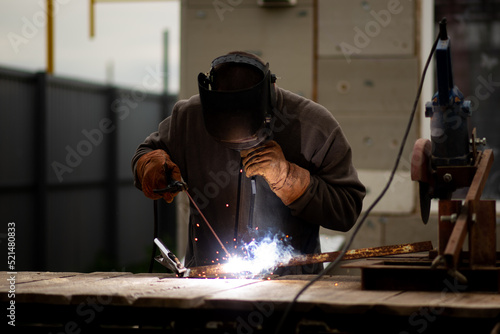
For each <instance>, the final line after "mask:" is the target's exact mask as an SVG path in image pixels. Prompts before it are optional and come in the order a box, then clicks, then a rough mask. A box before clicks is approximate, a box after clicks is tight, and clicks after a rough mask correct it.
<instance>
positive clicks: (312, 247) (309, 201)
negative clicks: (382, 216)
mask: <svg viewBox="0 0 500 334" xmlns="http://www.w3.org/2000/svg"><path fill="white" fill-rule="evenodd" d="M270 128H271V130H272V135H271V139H273V140H275V141H276V142H277V143H278V144H279V145H280V146H281V148H282V150H283V153H284V156H285V158H286V159H287V160H288V161H290V162H292V163H295V164H297V165H298V166H300V167H302V168H305V169H307V170H308V171H309V172H310V174H311V182H310V184H309V186H308V188H307V190H306V191H305V193H304V194H303V195H302V196H301V197H300V198H298V199H297V200H295V201H294V202H293V203H291V204H290V205H289V206H285V205H284V204H283V203H282V202H281V200H280V199H279V198H278V197H277V196H276V195H275V194H274V193H273V192H272V191H271V190H270V188H269V186H268V184H267V182H266V181H265V180H264V179H263V178H262V177H260V176H257V177H255V179H254V181H252V180H251V179H250V178H247V177H246V176H245V175H244V171H243V170H242V167H241V158H240V154H239V152H238V151H235V150H232V149H228V148H226V147H224V146H223V145H222V144H220V143H219V142H217V141H215V140H214V139H213V138H212V137H211V136H210V135H209V134H208V133H207V131H206V130H205V127H204V123H203V116H202V110H201V104H200V98H199V95H195V96H193V97H191V98H190V99H188V100H181V101H179V102H177V103H176V105H175V106H174V109H173V111H172V115H171V116H170V117H168V118H166V119H165V120H164V121H162V122H161V123H160V125H159V128H158V131H157V132H154V133H152V134H151V135H150V136H149V137H147V138H146V140H145V141H144V142H143V143H142V144H140V145H139V147H138V148H137V151H136V154H135V155H134V157H133V159H132V168H133V171H134V176H135V185H136V187H137V188H139V189H141V184H140V182H139V180H138V179H137V175H136V173H135V165H136V162H137V160H138V159H139V158H140V157H141V156H142V155H143V154H145V153H147V152H149V151H152V150H155V149H163V150H165V151H166V152H167V153H168V154H169V155H170V157H171V159H172V161H173V162H175V163H176V164H177V165H178V166H179V169H180V171H181V174H182V177H183V180H184V181H185V182H186V183H187V184H188V187H189V190H188V191H189V193H190V195H191V196H192V197H193V199H194V200H195V201H196V203H197V205H198V206H199V208H200V209H201V210H202V212H203V214H204V215H205V217H206V218H207V220H208V221H209V222H210V224H211V225H212V227H213V229H214V230H215V232H216V233H217V235H218V236H219V238H220V239H221V241H222V242H223V243H224V244H225V247H226V249H228V250H229V251H230V252H233V251H235V252H239V250H240V246H241V245H242V243H243V242H249V241H250V240H252V239H253V238H256V239H257V240H260V238H264V237H275V236H276V237H278V238H280V239H283V240H284V241H285V242H286V243H288V244H290V245H291V246H293V248H294V249H295V250H296V251H297V252H298V253H301V254H313V253H319V252H321V249H320V242H319V227H320V226H323V227H325V228H328V229H332V230H337V231H348V230H349V229H350V228H351V227H352V226H353V225H354V224H355V222H356V219H357V218H358V215H359V214H360V212H361V207H362V200H363V198H364V196H365V188H364V186H363V184H362V183H361V182H360V181H359V179H358V176H357V172H356V170H355V168H354V167H353V165H352V160H351V148H350V146H349V143H348V141H347V139H346V137H345V136H344V134H343V132H342V129H341V127H340V126H339V124H338V122H337V121H336V120H335V118H334V117H333V116H332V114H331V113H330V112H329V111H328V110H327V109H326V108H324V107H323V106H321V105H319V104H317V103H315V102H313V101H311V100H309V99H306V98H304V97H301V96H299V95H297V94H294V93H292V92H290V91H287V90H284V89H281V88H277V105H276V108H275V110H274V116H273V119H272V121H271V126H270ZM189 217H190V218H189V240H188V246H187V251H186V260H185V265H186V266H187V267H193V266H201V265H210V264H214V263H219V262H223V261H224V260H223V255H224V253H223V251H222V249H221V247H220V245H219V243H218V242H217V241H216V239H215V237H214V236H213V234H212V233H211V231H210V230H209V228H208V227H207V226H206V224H205V223H204V221H203V219H202V218H201V217H200V215H199V214H198V213H197V211H196V209H195V208H194V207H193V205H192V204H191V206H190V216H189ZM321 268H322V266H321V265H309V266H302V267H295V268H288V269H287V273H304V274H311V273H317V272H319V270H321Z"/></svg>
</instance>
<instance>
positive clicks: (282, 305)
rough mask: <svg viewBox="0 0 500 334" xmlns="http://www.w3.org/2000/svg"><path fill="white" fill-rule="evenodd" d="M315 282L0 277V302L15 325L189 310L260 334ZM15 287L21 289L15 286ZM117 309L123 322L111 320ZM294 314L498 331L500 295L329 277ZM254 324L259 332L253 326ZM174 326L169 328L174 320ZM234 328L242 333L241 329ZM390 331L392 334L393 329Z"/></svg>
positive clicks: (407, 328) (405, 327)
mask: <svg viewBox="0 0 500 334" xmlns="http://www.w3.org/2000/svg"><path fill="white" fill-rule="evenodd" d="M13 277H14V278H15V279H14V280H12V278H13ZM312 278H314V276H284V277H278V278H271V279H197V278H196V279H193V278H189V279H186V278H176V277H174V276H173V275H172V274H160V273H153V274H132V273H126V272H93V273H73V272H18V273H16V274H12V273H8V272H0V303H1V304H2V309H3V310H5V308H4V307H3V306H9V305H10V304H9V303H12V300H14V301H15V305H16V317H17V323H18V324H21V325H22V324H32V323H35V322H36V323H39V322H40V321H47V322H50V323H52V324H54V323H56V322H58V321H57V319H58V316H57V315H55V314H54V310H58V311H60V310H66V318H64V319H60V321H61V322H62V321H65V322H66V323H67V322H69V321H73V323H75V324H77V325H78V324H79V323H80V325H83V324H87V320H89V319H90V320H92V321H93V322H94V319H96V318H97V316H99V317H100V319H101V320H102V321H104V322H107V323H112V322H117V323H120V322H122V323H127V324H128V323H132V324H133V323H134V321H133V320H132V318H133V317H134V316H136V317H138V318H140V319H141V321H151V322H155V321H152V320H154V319H156V320H157V318H156V317H158V314H161V317H162V318H163V320H164V321H167V319H168V318H169V317H168V316H166V314H170V315H172V317H173V318H174V320H175V319H177V318H178V317H179V316H181V315H182V311H183V310H189V311H190V312H191V313H189V314H197V315H203V314H206V315H207V316H206V319H205V320H206V321H205V325H206V323H207V322H209V321H210V317H212V318H214V314H219V315H220V314H222V313H225V314H231V316H229V317H228V318H231V319H243V320H244V321H245V322H246V325H247V326H250V328H252V329H253V332H256V333H257V332H259V330H264V329H263V325H264V324H269V323H272V324H276V322H277V321H278V320H279V318H280V317H281V316H282V315H283V312H284V310H285V309H286V307H287V306H288V305H289V304H290V303H291V302H292V300H293V299H294V297H295V296H296V294H297V293H298V292H299V290H300V289H301V288H302V287H303V286H304V285H305V284H307V283H308V282H309V280H310V279H312ZM13 281H15V284H11V283H13ZM13 290H14V291H13ZM68 310H70V311H68ZM92 310H94V314H91V311H92ZM116 310H119V314H120V315H122V317H119V316H116V315H115V316H111V315H112V314H113V313H116V312H115V311H116ZM130 310H133V312H129V311H130ZM85 311H86V312H85ZM160 311H161V312H163V313H159V312H160ZM167 311H168V312H167ZM193 311H196V312H195V313H192V312H193ZM292 311H293V312H291V313H290V316H291V319H288V321H287V322H288V323H289V322H295V323H297V322H299V320H300V319H305V318H308V317H309V318H314V321H316V322H318V321H320V322H321V321H323V325H322V326H325V327H331V326H332V324H331V323H330V321H337V323H338V324H339V326H341V327H342V326H344V327H345V326H349V325H348V323H350V324H352V326H353V328H355V327H359V326H361V324H360V323H359V322H360V321H359V319H365V320H366V321H372V322H373V323H372V325H371V326H378V325H381V324H383V323H384V321H387V319H390V321H393V324H394V326H395V328H394V330H396V331H397V332H398V333H405V332H406V333H411V332H415V333H417V332H418V333H421V332H423V330H424V329H425V330H428V329H429V328H432V326H436V328H438V327H437V325H438V324H439V323H443V321H446V323H453V324H461V323H463V322H467V321H470V323H471V324H473V323H474V324H475V323H476V322H477V323H482V324H484V325H485V326H488V327H486V328H490V327H491V328H493V327H494V326H495V325H497V324H498V323H499V322H500V294H498V293H474V292H462V291H460V286H455V287H454V286H453V285H450V286H449V289H444V290H443V291H438V292H425V291H365V290H361V283H360V278H359V277H357V276H326V277H323V278H322V279H321V280H320V281H318V282H316V283H314V284H313V285H312V286H311V287H310V288H308V289H307V290H306V291H305V292H304V293H303V294H302V295H301V296H300V297H299V298H298V300H297V302H296V303H295V304H294V307H293V310H292ZM256 312H257V313H256ZM37 314H40V316H37ZM60 314H62V313H60ZM252 314H253V318H250V316H252ZM42 315H43V316H42ZM49 315H50V316H49ZM91 315H93V316H92V317H91ZM106 315H109V316H110V317H108V318H106ZM146 315H151V316H150V317H149V318H148V316H146ZM290 316H289V317H290ZM123 317H128V318H127V319H123ZM238 317H239V318H238ZM200 318H201V317H200ZM215 318H216V317H215ZM215 318H214V320H217V319H215ZM48 319H50V320H48ZM72 319H73V320H72ZM147 319H149V320H147ZM245 319H246V320H245ZM251 319H254V320H252V321H253V325H255V324H257V323H258V326H257V325H255V326H253V325H252V321H251ZM327 319H328V320H327ZM332 319H335V320H332ZM355 319H358V321H357V322H358V323H357V324H356V323H355V322H356V320H355ZM384 319H385V320H384ZM257 320H259V321H257ZM169 321H170V322H169V323H170V324H171V323H172V319H170V320H169ZM223 321H224V319H222V318H221V322H223ZM89 322H90V321H89ZM344 322H347V324H346V323H344ZM361 322H363V321H361ZM340 324H341V325H340ZM396 324H397V325H396ZM233 325H234V326H233V327H234V328H238V326H240V329H241V326H243V325H242V324H241V323H240V324H238V323H234V324H233ZM365 325H366V324H365ZM184 326H186V324H184ZM198 326H199V325H198ZM391 327H392V326H391ZM385 328H386V329H387V330H388V328H389V326H386V327H385ZM344 330H345V328H344ZM214 332H215V331H214ZM239 332H242V331H241V330H240V331H239ZM247 332H248V331H247ZM387 332H389V331H387Z"/></svg>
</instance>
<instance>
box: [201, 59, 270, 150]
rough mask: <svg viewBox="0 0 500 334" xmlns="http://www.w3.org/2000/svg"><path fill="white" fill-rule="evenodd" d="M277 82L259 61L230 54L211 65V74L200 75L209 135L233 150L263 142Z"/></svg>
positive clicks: (267, 65)
mask: <svg viewBox="0 0 500 334" xmlns="http://www.w3.org/2000/svg"><path fill="white" fill-rule="evenodd" d="M275 80H276V78H275V76H274V75H273V74H272V73H271V72H270V71H269V64H265V63H264V62H263V61H262V60H261V59H260V58H259V57H257V56H255V55H253V54H250V53H246V52H231V53H228V54H226V55H224V56H221V57H218V58H216V59H214V60H213V61H212V66H211V69H210V72H209V73H208V74H203V73H200V74H199V75H198V88H199V91H200V99H201V103H202V108H203V117H204V121H205V127H206V129H207V131H208V132H209V133H210V134H211V135H212V136H213V137H214V138H215V139H216V140H218V141H219V142H221V143H223V144H224V145H226V146H228V147H230V148H233V149H247V148H250V147H253V146H256V145H258V144H260V143H261V142H263V141H264V140H265V139H266V138H267V136H268V134H269V131H268V129H266V127H267V124H268V122H269V120H270V117H271V113H272V109H273V107H274V104H275V101H276V96H275V91H274V82H275Z"/></svg>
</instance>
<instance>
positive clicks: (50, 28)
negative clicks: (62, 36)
mask: <svg viewBox="0 0 500 334" xmlns="http://www.w3.org/2000/svg"><path fill="white" fill-rule="evenodd" d="M52 1H53V0H47V73H49V74H52V73H54V12H53V10H54V7H53V3H52Z"/></svg>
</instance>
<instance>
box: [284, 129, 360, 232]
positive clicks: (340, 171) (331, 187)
mask: <svg viewBox="0 0 500 334" xmlns="http://www.w3.org/2000/svg"><path fill="white" fill-rule="evenodd" d="M311 159H312V161H311V162H312V163H313V164H312V165H313V166H317V167H313V168H311V169H310V172H311V182H310V184H309V186H308V187H307V189H306V191H305V193H304V194H303V195H302V196H301V197H300V198H298V199H297V200H295V201H294V202H293V203H291V204H290V205H289V208H290V209H291V210H292V214H293V215H296V216H298V217H300V218H302V219H304V220H306V221H308V222H310V223H313V224H319V225H321V226H323V227H325V228H328V229H333V230H338V231H348V230H349V229H350V228H351V227H352V226H353V225H354V224H355V223H356V220H357V218H358V216H359V214H360V213H361V209H362V203H363V198H364V196H365V187H364V185H363V184H362V183H361V182H360V181H359V179H358V175H357V171H356V169H355V168H354V166H353V164H352V153H351V148H350V146H349V143H348V142H347V139H346V138H345V136H344V134H343V132H342V130H341V128H340V126H337V127H336V128H335V129H334V130H333V131H332V132H331V134H330V135H329V136H328V138H327V139H326V141H325V142H324V145H322V146H321V147H319V149H317V150H316V151H315V153H314V156H312V158H311Z"/></svg>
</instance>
